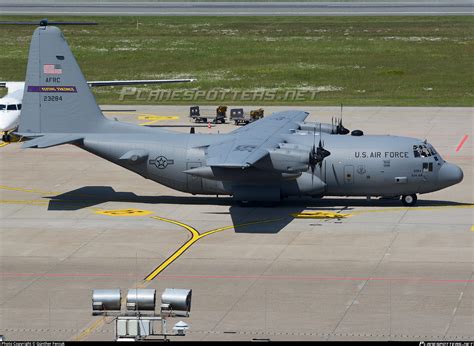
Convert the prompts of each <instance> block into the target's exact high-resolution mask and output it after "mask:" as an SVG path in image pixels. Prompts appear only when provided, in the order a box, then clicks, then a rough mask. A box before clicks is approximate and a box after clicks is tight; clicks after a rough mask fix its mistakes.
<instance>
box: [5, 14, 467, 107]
mask: <svg viewBox="0 0 474 346" xmlns="http://www.w3.org/2000/svg"><path fill="white" fill-rule="evenodd" d="M33 19H34V20H37V18H32V17H13V16H2V17H0V20H33ZM49 19H50V20H62V21H65V20H89V21H90V20H91V19H92V20H94V21H98V22H100V25H99V26H91V27H63V28H62V29H63V32H64V35H65V36H66V38H67V40H68V42H69V44H70V46H71V48H72V50H73V52H74V54H75V55H76V58H77V60H78V61H79V64H80V65H81V67H82V70H83V72H84V74H85V76H86V78H87V79H89V80H104V79H105V80H110V79H139V78H168V77H185V76H190V77H195V78H197V79H198V82H195V83H193V84H180V85H178V84H176V85H173V86H172V85H167V86H163V87H161V88H162V89H170V90H189V89H199V90H213V89H218V90H228V91H255V90H261V89H262V88H267V89H270V90H273V91H274V92H275V93H276V94H277V95H279V96H281V95H284V94H285V93H286V92H289V91H293V90H321V89H322V90H329V91H321V92H317V93H315V95H316V97H315V98H314V99H311V97H310V93H307V94H306V97H305V98H304V99H302V100H298V101H286V102H285V101H283V100H271V101H259V102H255V101H242V100H240V99H236V100H233V99H232V96H231V95H228V96H227V97H226V99H224V100H223V101H222V102H214V103H227V104H256V103H258V104H292V105H297V104H302V105H339V104H341V103H343V104H344V105H387V106H388V105H390V106H473V104H474V97H473V96H474V88H473V87H474V78H473V71H474V59H473V56H474V44H473V43H474V18H473V17H472V16H458V17H439V16H433V17H430V16H426V17H235V18H230V17H223V18H219V17H139V18H136V17H70V18H65V17H61V18H49ZM137 21H138V23H139V24H138V29H137ZM32 30H33V27H29V26H2V27H0V42H2V48H1V50H0V80H24V76H25V70H26V62H27V52H28V45H29V41H30V37H31V33H32ZM157 88H158V87H156V86H150V87H148V88H147V89H149V90H152V89H157ZM318 88H319V89H318ZM120 90H121V88H98V89H95V90H94V92H95V94H96V97H97V99H98V102H99V103H102V104H119V103H130V104H131V103H137V104H144V103H150V104H156V103H168V104H169V103H180V104H189V103H198V104H199V103H200V104H209V103H211V104H212V102H209V101H206V100H204V99H198V100H196V101H186V100H181V101H153V100H151V101H147V100H145V101H143V100H134V99H132V98H126V99H125V101H122V102H120V101H119V91H120Z"/></svg>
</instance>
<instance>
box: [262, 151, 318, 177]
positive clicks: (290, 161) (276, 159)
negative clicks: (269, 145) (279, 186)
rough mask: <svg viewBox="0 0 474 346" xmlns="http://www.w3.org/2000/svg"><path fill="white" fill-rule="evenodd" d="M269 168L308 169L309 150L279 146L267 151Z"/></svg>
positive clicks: (280, 170) (278, 169)
mask: <svg viewBox="0 0 474 346" xmlns="http://www.w3.org/2000/svg"><path fill="white" fill-rule="evenodd" d="M269 158H270V163H271V168H272V169H275V170H277V171H279V172H305V171H307V170H308V163H309V152H308V151H306V150H301V149H290V148H280V149H275V150H271V151H269Z"/></svg>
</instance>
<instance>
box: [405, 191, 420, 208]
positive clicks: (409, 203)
mask: <svg viewBox="0 0 474 346" xmlns="http://www.w3.org/2000/svg"><path fill="white" fill-rule="evenodd" d="M417 199H418V198H417V197H416V195H415V194H413V195H403V196H402V203H403V205H404V206H406V207H413V206H414V205H415V204H416V201H417Z"/></svg>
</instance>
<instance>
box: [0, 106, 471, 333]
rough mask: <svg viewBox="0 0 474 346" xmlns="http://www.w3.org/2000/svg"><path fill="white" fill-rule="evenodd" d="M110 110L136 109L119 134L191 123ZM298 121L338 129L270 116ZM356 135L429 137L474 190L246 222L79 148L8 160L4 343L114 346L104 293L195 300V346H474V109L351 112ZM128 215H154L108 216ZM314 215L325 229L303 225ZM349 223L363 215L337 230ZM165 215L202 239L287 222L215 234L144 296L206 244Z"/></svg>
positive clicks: (228, 206) (226, 208) (173, 111)
mask: <svg viewBox="0 0 474 346" xmlns="http://www.w3.org/2000/svg"><path fill="white" fill-rule="evenodd" d="M257 107H258V105H257V106H256V107H246V108H247V109H250V108H257ZM103 108H104V109H111V108H114V109H117V108H129V109H135V110H136V111H135V112H129V113H126V112H125V113H124V112H120V113H114V114H112V113H108V114H107V115H108V116H109V117H117V118H118V119H119V120H120V121H129V122H134V123H143V122H145V121H144V120H139V119H138V117H139V116H143V115H148V116H158V118H148V120H147V121H151V120H150V119H154V121H156V123H162V124H166V123H167V124H179V123H181V124H190V123H189V119H188V118H187V113H188V108H187V107H184V106H183V107H181V106H180V107H173V106H126V107H122V106H103ZM287 108H299V109H306V110H308V111H309V112H310V113H311V115H310V118H309V120H321V121H329V122H330V119H331V116H338V115H339V108H338V107H301V108H300V107H265V112H266V113H265V114H270V113H271V112H272V111H276V110H281V109H287ZM202 110H203V112H206V111H209V112H212V111H213V110H214V107H213V106H209V107H202ZM160 117H162V118H160ZM166 117H177V119H175V118H166ZM160 119H162V120H160ZM163 119H164V120H163ZM344 122H345V125H346V127H348V128H350V129H356V128H358V129H362V130H364V131H365V133H366V134H387V133H390V134H396V135H408V136H414V137H418V138H427V139H428V141H429V142H430V143H432V144H433V145H434V146H435V148H436V149H437V150H438V151H439V152H440V154H441V155H442V156H443V157H444V158H445V159H447V160H448V161H450V162H453V163H455V164H457V165H459V166H461V167H462V169H463V171H464V180H463V182H462V183H461V184H459V185H456V186H453V187H451V188H448V189H445V190H442V191H439V192H436V193H431V194H427V195H422V196H419V202H420V203H419V204H418V205H417V207H413V208H405V207H402V206H401V205H400V203H399V202H398V201H379V200H371V201H367V200H365V199H361V198H324V199H322V200H309V201H308V200H305V201H303V202H297V201H294V200H290V201H285V202H284V203H282V205H280V206H278V207H273V208H257V207H256V208H240V207H236V206H235V205H233V204H232V202H231V200H230V199H229V198H226V197H222V198H219V199H217V198H209V197H199V196H194V197H193V196H188V195H186V194H183V193H180V192H176V191H173V190H170V189H168V188H165V187H163V186H160V185H158V184H156V183H153V182H151V181H148V180H145V179H143V178H141V177H139V176H137V175H135V174H133V173H131V172H128V171H126V170H124V169H122V168H120V167H118V166H115V165H113V164H111V163H109V162H107V161H104V160H102V159H100V158H97V157H94V156H92V155H91V154H89V153H87V152H84V151H81V150H80V149H77V148H75V147H73V146H69V145H66V146H60V147H55V148H50V149H45V150H34V149H29V150H21V149H20V145H19V144H18V143H12V144H9V145H6V146H2V147H1V148H0V159H1V164H0V202H1V212H0V215H1V216H0V217H1V222H0V334H2V335H4V337H5V339H6V340H112V339H113V336H114V335H113V326H114V324H113V323H111V319H110V318H108V319H106V320H103V319H101V318H100V317H93V316H92V315H91V290H92V289H94V288H121V289H122V290H124V291H125V290H127V289H128V288H132V287H136V286H137V285H141V287H144V286H146V287H148V288H155V289H157V291H158V294H161V292H162V291H163V290H164V289H165V288H166V287H174V288H192V289H193V301H192V310H191V316H190V318H188V319H183V318H179V319H183V320H185V321H186V322H187V323H188V324H189V325H190V326H191V329H190V331H189V333H188V334H187V336H186V337H184V339H186V340H252V339H271V340H412V339H416V340H419V339H420V340H421V339H423V340H461V339H464V340H465V339H469V340H472V339H473V338H474V332H473V331H474V320H473V316H474V307H473V302H474V299H473V298H474V297H473V295H474V290H473V282H474V280H473V279H474V278H473V268H474V266H473V260H474V257H473V254H474V252H473V239H474V228H473V224H474V220H473V205H472V203H473V199H474V196H473V142H472V138H473V136H474V134H473V123H474V112H473V109H472V108H436V107H435V108H423V107H419V108H390V107H346V108H345V109H344ZM234 128H235V126H234V125H232V124H226V125H218V126H217V127H213V128H211V129H208V128H207V127H205V128H197V129H196V130H197V132H204V133H216V132H217V131H219V132H227V131H230V130H232V129H234ZM177 131H188V129H187V128H177ZM466 135H467V139H465V140H464V143H463V144H462V145H461V142H462V141H463V139H464V138H466V137H465V136H466ZM66 193H69V194H66ZM123 209H127V210H129V209H138V210H143V211H149V212H151V213H150V214H147V215H138V216H109V215H103V214H100V212H101V211H103V210H123ZM302 210H306V211H319V212H320V213H321V214H320V215H321V218H320V219H294V218H293V217H291V216H290V214H291V213H293V212H298V211H302ZM336 212H337V213H343V214H350V215H351V216H348V217H345V218H340V219H337V218H331V217H330V216H331V215H332V214H331V213H336ZM323 213H326V214H323ZM152 217H162V218H167V219H172V220H176V221H179V222H182V223H185V224H187V225H190V226H192V227H194V228H195V229H196V230H197V231H198V232H200V233H204V232H205V231H208V230H212V229H218V228H222V227H225V226H231V225H233V224H234V225H236V226H237V225H238V224H241V223H246V222H253V221H262V220H274V219H280V220H277V221H273V222H268V223H264V224H253V225H250V226H246V227H237V228H235V229H232V228H230V229H225V230H221V231H219V232H217V233H213V234H209V235H207V236H206V237H203V238H201V239H199V240H198V241H196V242H195V243H194V244H193V245H192V246H191V247H189V248H188V249H187V251H185V252H184V253H183V254H182V255H181V256H179V257H176V258H175V260H174V261H172V262H171V264H169V265H168V266H167V267H166V268H165V269H164V270H163V271H162V272H160V273H159V275H157V276H156V277H155V278H154V279H153V280H151V281H146V282H144V281H143V279H144V278H145V277H147V275H148V274H150V273H151V272H152V271H153V270H154V269H156V268H157V267H158V266H159V265H160V264H161V263H162V262H164V261H165V260H166V259H167V258H168V257H169V256H171V255H172V254H173V253H174V252H175V251H176V250H178V249H179V248H181V247H182V245H183V244H184V243H185V242H186V241H187V240H188V239H190V237H191V235H190V233H189V232H188V231H186V230H185V229H184V228H182V227H180V226H177V225H175V224H171V223H169V222H165V221H163V220H159V219H155V218H152ZM281 218H283V219H281ZM179 319H171V320H170V321H169V323H168V324H169V326H170V327H172V326H173V325H174V323H175V322H177V321H178V320H179Z"/></svg>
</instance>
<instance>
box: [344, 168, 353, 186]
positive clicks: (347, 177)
mask: <svg viewBox="0 0 474 346" xmlns="http://www.w3.org/2000/svg"><path fill="white" fill-rule="evenodd" d="M344 183H345V184H353V183H354V166H352V165H347V166H344Z"/></svg>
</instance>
